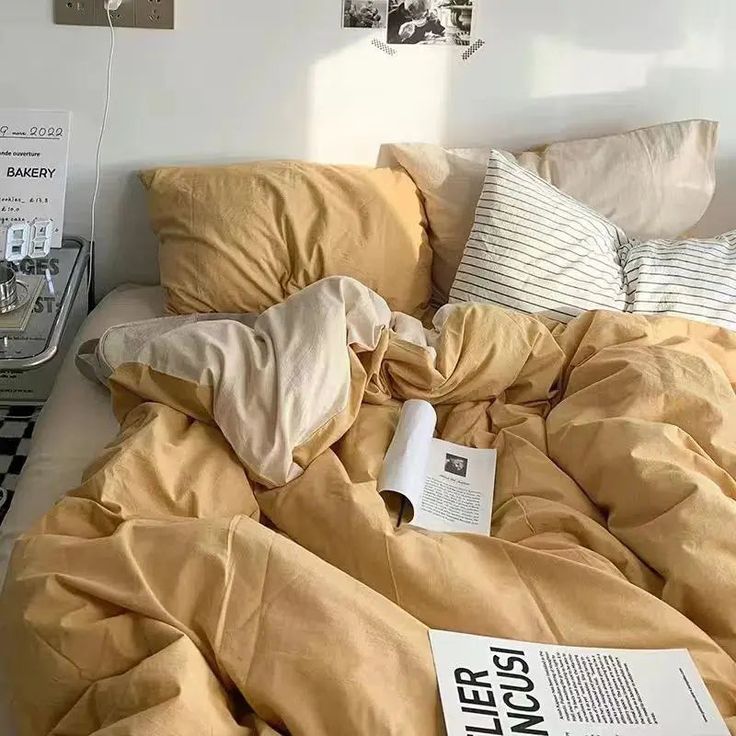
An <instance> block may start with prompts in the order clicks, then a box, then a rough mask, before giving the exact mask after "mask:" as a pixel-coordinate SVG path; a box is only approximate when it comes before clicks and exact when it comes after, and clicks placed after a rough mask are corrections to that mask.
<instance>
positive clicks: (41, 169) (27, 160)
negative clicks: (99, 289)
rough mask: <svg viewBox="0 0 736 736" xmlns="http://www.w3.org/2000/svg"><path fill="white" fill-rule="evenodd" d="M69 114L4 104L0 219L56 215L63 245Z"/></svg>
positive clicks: (56, 238) (55, 242)
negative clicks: (15, 108)
mask: <svg viewBox="0 0 736 736" xmlns="http://www.w3.org/2000/svg"><path fill="white" fill-rule="evenodd" d="M70 122H71V114H70V113H68V112H53V111H48V110H0V225H4V224H7V223H11V222H28V223H31V222H33V220H35V219H41V220H53V221H54V234H53V237H52V240H51V247H52V248H61V240H62V230H63V226H64V201H65V198H66V179H67V162H68V160H69V127H70Z"/></svg>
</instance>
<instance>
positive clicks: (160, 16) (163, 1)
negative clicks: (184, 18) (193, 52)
mask: <svg viewBox="0 0 736 736" xmlns="http://www.w3.org/2000/svg"><path fill="white" fill-rule="evenodd" d="M135 24H136V26H137V27H138V28H165V29H173V28H174V0H135Z"/></svg>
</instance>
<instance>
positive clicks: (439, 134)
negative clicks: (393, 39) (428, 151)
mask: <svg viewBox="0 0 736 736" xmlns="http://www.w3.org/2000/svg"><path fill="white" fill-rule="evenodd" d="M373 38H374V36H373V35H372V34H365V35H364V34H361V38H360V39H359V40H352V41H351V42H350V43H349V44H348V45H346V46H344V47H343V48H341V49H339V50H337V51H334V52H332V53H330V54H329V55H327V56H325V57H324V58H322V59H320V60H319V61H318V62H317V63H315V64H314V65H313V66H312V69H311V72H310V90H309V95H308V97H309V110H310V115H309V120H306V121H305V124H306V125H307V126H308V130H307V140H308V147H309V151H308V154H309V158H310V159H312V160H315V161H332V162H337V163H350V162H353V163H363V164H370V165H372V164H375V162H376V159H377V156H378V149H379V147H380V144H381V143H391V142H398V141H418V140H421V141H426V142H440V141H441V140H442V138H443V134H444V130H445V127H446V120H447V109H446V106H447V103H448V100H447V89H448V84H449V77H450V74H451V72H452V66H453V65H455V64H462V63H464V62H463V61H462V60H459V59H458V55H457V49H448V50H445V49H441V50H438V49H436V48H432V47H413V48H406V49H404V48H402V49H399V50H398V53H397V54H396V55H395V56H389V55H387V54H385V53H383V52H382V51H381V50H380V49H377V48H376V47H375V46H373V45H372V43H371V40H372V39H373Z"/></svg>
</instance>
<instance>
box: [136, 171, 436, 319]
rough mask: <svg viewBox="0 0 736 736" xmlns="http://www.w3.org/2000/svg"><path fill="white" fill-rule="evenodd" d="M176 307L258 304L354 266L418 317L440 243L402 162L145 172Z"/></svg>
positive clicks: (243, 308) (222, 308) (165, 277)
mask: <svg viewBox="0 0 736 736" xmlns="http://www.w3.org/2000/svg"><path fill="white" fill-rule="evenodd" d="M141 179H142V181H143V183H144V185H145V187H146V189H147V190H148V198H149V209H150V215H151V222H152V225H153V229H154V230H155V232H156V234H157V235H158V237H159V239H160V241H161V247H160V251H159V254H160V256H159V257H160V263H161V283H162V284H163V286H164V288H165V290H166V294H167V307H168V309H169V311H170V312H174V313H177V314H189V313H192V312H261V311H263V310H264V309H266V308H268V307H270V306H272V305H274V304H277V303H279V302H281V301H283V300H284V299H285V298H286V297H287V296H289V295H291V294H293V293H295V292H297V291H299V290H301V289H303V288H304V287H305V286H308V285H309V284H311V283H314V282H315V281H319V280H320V279H321V278H324V277H326V276H339V275H343V276H352V277H354V278H356V279H358V280H359V281H361V282H362V283H364V284H365V285H366V286H368V287H370V288H371V289H373V290H374V291H376V292H378V293H379V294H380V295H381V296H382V297H384V298H385V299H386V301H387V302H388V303H389V305H390V307H391V308H392V309H394V310H397V311H402V312H407V313H409V314H415V315H419V314H420V313H421V312H422V311H423V310H424V308H425V307H426V305H427V304H428V302H429V298H430V294H431V268H432V251H431V249H430V247H429V242H428V238H427V232H426V217H425V214H424V208H423V205H422V200H421V196H420V194H419V192H418V191H417V187H416V185H415V184H414V182H413V181H412V179H411V178H410V177H409V176H408V175H407V173H406V172H405V171H403V170H402V169H400V168H397V169H373V168H364V167H360V166H324V165H317V164H309V163H300V162H286V161H270V162H260V163H253V164H244V165H237V166H217V167H210V168H195V167H187V168H166V169H158V170H155V171H149V172H144V173H143V174H141Z"/></svg>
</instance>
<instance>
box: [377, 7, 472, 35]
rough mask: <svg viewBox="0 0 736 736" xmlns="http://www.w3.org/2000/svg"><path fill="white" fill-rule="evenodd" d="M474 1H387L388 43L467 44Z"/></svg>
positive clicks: (470, 31) (470, 30)
mask: <svg viewBox="0 0 736 736" xmlns="http://www.w3.org/2000/svg"><path fill="white" fill-rule="evenodd" d="M473 2H474V0H457V1H456V2H452V1H451V0H389V9H388V39H387V40H388V42H389V43H390V44H397V45H407V46H410V45H419V44H421V45H433V46H469V45H470V36H471V33H472V30H473V10H474V6H473Z"/></svg>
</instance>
